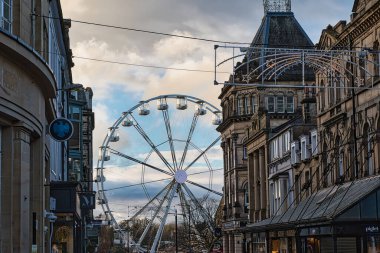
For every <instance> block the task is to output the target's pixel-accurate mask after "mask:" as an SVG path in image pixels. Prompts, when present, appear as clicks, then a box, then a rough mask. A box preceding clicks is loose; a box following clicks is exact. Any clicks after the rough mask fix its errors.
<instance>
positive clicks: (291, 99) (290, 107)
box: [286, 96, 294, 113]
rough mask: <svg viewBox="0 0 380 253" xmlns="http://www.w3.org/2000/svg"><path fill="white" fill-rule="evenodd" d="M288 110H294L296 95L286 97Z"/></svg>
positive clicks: (289, 111)
mask: <svg viewBox="0 0 380 253" xmlns="http://www.w3.org/2000/svg"><path fill="white" fill-rule="evenodd" d="M286 112H288V113H293V112H294V97H293V96H287V97H286Z"/></svg>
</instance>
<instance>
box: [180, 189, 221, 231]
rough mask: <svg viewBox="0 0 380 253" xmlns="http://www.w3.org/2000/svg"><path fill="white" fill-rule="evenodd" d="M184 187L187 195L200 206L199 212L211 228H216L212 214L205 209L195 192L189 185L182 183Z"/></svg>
mask: <svg viewBox="0 0 380 253" xmlns="http://www.w3.org/2000/svg"><path fill="white" fill-rule="evenodd" d="M182 186H183V188H184V189H185V191H186V193H187V195H188V196H189V197H190V199H191V200H192V201H193V202H194V204H195V205H196V206H197V208H199V212H200V213H201V215H202V217H203V219H204V220H205V221H206V222H207V223H208V225H209V227H210V228H211V229H213V230H214V229H215V226H214V224H213V222H212V218H211V217H210V215H209V214H208V213H207V212H206V211H205V210H204V208H203V206H202V205H201V204H200V203H199V201H198V200H197V198H196V197H195V196H194V194H193V193H192V192H191V191H190V189H189V188H188V187H187V185H186V184H182Z"/></svg>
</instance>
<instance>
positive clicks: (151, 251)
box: [150, 183, 178, 253]
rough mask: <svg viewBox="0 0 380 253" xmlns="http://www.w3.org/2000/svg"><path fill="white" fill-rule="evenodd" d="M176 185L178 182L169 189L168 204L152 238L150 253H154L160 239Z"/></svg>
mask: <svg viewBox="0 0 380 253" xmlns="http://www.w3.org/2000/svg"><path fill="white" fill-rule="evenodd" d="M177 186H178V184H177V183H175V185H174V187H173V188H172V190H171V194H170V197H169V200H168V204H167V206H166V210H165V214H164V217H163V219H162V222H161V224H160V227H159V228H158V231H157V234H156V237H155V238H154V242H153V245H152V248H151V249H150V253H155V252H156V251H157V248H158V243H159V241H160V239H161V236H162V232H163V230H164V226H165V223H166V219H167V217H168V214H169V210H170V206H171V203H172V200H173V197H174V193H175V192H176V190H177Z"/></svg>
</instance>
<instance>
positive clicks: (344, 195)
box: [247, 176, 380, 231]
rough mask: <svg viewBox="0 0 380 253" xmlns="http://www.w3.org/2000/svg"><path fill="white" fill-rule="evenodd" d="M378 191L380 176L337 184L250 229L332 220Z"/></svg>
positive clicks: (259, 229) (253, 225) (249, 227)
mask: <svg viewBox="0 0 380 253" xmlns="http://www.w3.org/2000/svg"><path fill="white" fill-rule="evenodd" d="M377 189H380V176H374V177H369V178H364V179H360V180H355V181H352V182H348V183H345V184H343V185H338V186H337V185H334V186H331V187H329V188H325V189H322V190H320V191H318V192H316V193H314V194H313V195H311V196H310V197H309V198H307V199H305V200H303V201H301V202H300V203H299V204H298V205H297V206H296V207H293V208H289V209H288V210H287V211H286V212H285V213H284V214H281V215H277V216H275V217H273V218H269V219H266V220H263V221H260V222H257V223H254V224H251V225H248V226H247V228H248V229H250V230H251V229H252V230H258V231H262V230H265V229H269V228H272V227H277V228H278V227H281V226H296V225H302V224H306V223H310V222H328V221H332V220H334V219H335V218H337V217H338V216H339V215H341V214H342V213H344V212H345V211H347V210H349V209H350V208H351V207H352V206H354V205H355V204H357V203H358V202H360V201H361V200H362V199H364V198H365V197H366V196H368V195H370V194H371V193H372V192H373V191H375V190H377Z"/></svg>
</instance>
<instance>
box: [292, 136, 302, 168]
mask: <svg viewBox="0 0 380 253" xmlns="http://www.w3.org/2000/svg"><path fill="white" fill-rule="evenodd" d="M290 156H291V163H292V164H297V163H299V162H300V157H299V142H298V141H296V142H292V144H291V153H290Z"/></svg>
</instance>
